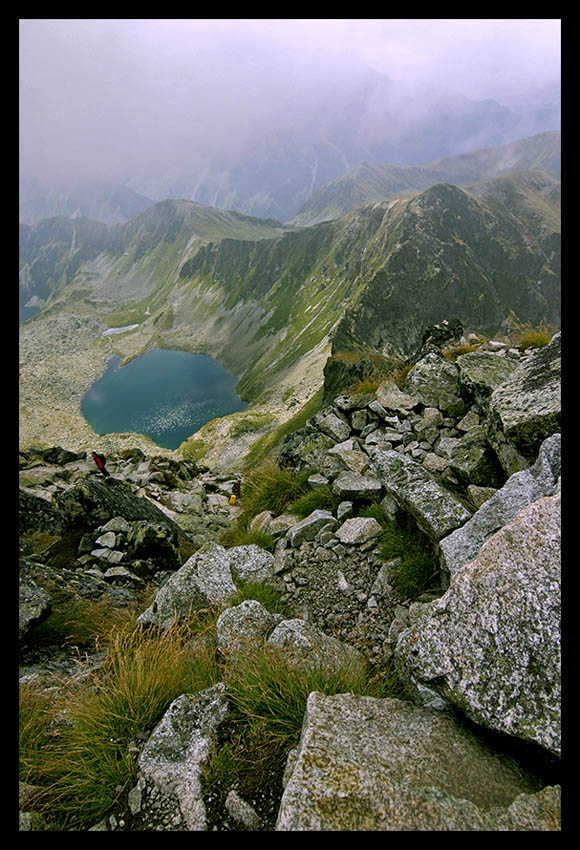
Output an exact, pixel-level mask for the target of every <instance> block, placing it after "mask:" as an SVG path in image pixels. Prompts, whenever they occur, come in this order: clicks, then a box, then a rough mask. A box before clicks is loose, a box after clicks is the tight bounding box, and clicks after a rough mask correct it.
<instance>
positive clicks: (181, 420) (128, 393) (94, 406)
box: [81, 349, 248, 449]
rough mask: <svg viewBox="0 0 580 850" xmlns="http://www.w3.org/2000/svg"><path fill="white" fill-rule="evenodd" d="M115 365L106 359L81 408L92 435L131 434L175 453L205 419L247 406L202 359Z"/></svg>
mask: <svg viewBox="0 0 580 850" xmlns="http://www.w3.org/2000/svg"><path fill="white" fill-rule="evenodd" d="M120 362H121V360H120V358H119V357H116V356H115V357H111V359H110V360H109V363H108V364H107V370H106V372H105V374H104V375H102V377H101V378H99V380H98V381H96V382H95V383H94V384H93V385H92V387H91V388H90V389H89V390H88V391H87V393H86V395H85V396H84V398H83V400H82V402H81V411H82V413H83V416H84V417H85V419H86V420H87V422H88V423H89V425H91V427H92V428H93V429H94V430H95V431H96V432H97V434H111V433H119V432H120V433H124V432H127V431H131V432H134V433H137V434H144V435H145V436H147V437H149V438H150V439H152V440H153V441H154V442H155V443H157V445H159V446H162V447H163V448H166V449H176V448H177V447H178V446H179V445H180V444H181V443H182V442H183V441H184V440H186V439H187V437H189V436H190V435H191V434H194V433H195V432H196V431H198V430H199V429H200V428H201V427H202V425H205V423H206V422H209V421H210V420H211V419H215V418H216V417H217V416H226V415H227V414H228V413H235V412H236V411H238V410H245V409H246V408H247V406H248V405H247V403H246V402H244V401H242V400H241V398H240V397H239V396H238V394H237V393H236V390H235V386H236V383H237V379H236V378H234V377H232V376H231V375H229V374H228V372H226V370H225V369H224V367H223V366H221V364H220V363H218V362H217V360H214V359H213V357H210V356H209V355H208V354H189V353H187V352H185V351H170V350H165V349H157V350H155V351H150V352H148V353H147V354H144V355H142V356H141V357H138V358H136V359H135V360H131V361H130V362H129V363H127V365H126V366H120Z"/></svg>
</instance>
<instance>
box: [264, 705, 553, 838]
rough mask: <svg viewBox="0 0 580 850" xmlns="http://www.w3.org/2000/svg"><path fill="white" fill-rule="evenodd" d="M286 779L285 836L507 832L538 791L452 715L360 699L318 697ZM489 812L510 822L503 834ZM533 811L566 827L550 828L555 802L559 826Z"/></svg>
mask: <svg viewBox="0 0 580 850" xmlns="http://www.w3.org/2000/svg"><path fill="white" fill-rule="evenodd" d="M290 771H291V772H290ZM287 772H288V774H289V777H288V781H287V783H286V786H285V789H284V793H283V795H282V800H281V804H280V809H279V813H278V819H277V822H276V830H277V831H358V832H364V831H399V830H404V831H445V832H448V831H463V830H470V831H473V830H476V831H480V830H489V829H491V830H493V829H498V828H499V829H501V828H506V826H505V825H506V824H508V823H510V820H509V809H510V807H511V806H512V805H513V804H514V803H515V802H516V801H521V795H522V794H524V795H526V797H529V796H531V795H532V794H533V792H534V791H535V790H536V786H535V784H534V783H533V782H532V781H531V780H530V779H529V778H527V777H526V776H523V775H522V773H521V771H520V770H519V769H518V768H517V767H515V765H514V764H513V763H512V762H510V761H509V760H508V759H502V758H501V757H499V756H498V755H497V754H496V753H494V752H492V751H490V750H489V749H487V747H485V746H484V745H483V744H482V743H480V741H479V740H478V739H477V738H476V737H475V736H474V735H473V734H472V733H470V732H469V731H467V730H466V729H464V728H463V727H462V726H460V725H459V724H458V723H457V722H456V721H455V720H454V719H453V718H452V717H451V716H449V715H447V714H445V713H442V712H439V711H434V710H431V709H426V708H421V707H418V706H414V705H412V704H411V703H409V702H404V701H402V700H397V699H375V698H372V697H364V696H357V695H355V694H337V695H335V696H326V695H324V694H321V693H317V692H313V693H311V694H310V696H309V697H308V701H307V706H306V713H305V716H304V724H303V728H302V735H301V738H300V743H299V745H298V753H297V755H296V757H295V758H294V759H293V760H292V762H291V763H290V764H289V766H288V771H287ZM542 802H543V803H545V804H546V798H545V797H544V798H543V800H542ZM520 805H521V802H520ZM490 810H491V811H493V813H494V814H495V813H496V810H497V811H499V812H501V813H503V814H504V816H503V818H502V822H501V823H502V825H501V826H499V827H498V826H496V823H497V820H496V819H494V816H493V815H492V816H490V815H489V814H488V812H490ZM527 810H528V812H531V811H534V812H535V817H534V815H532V814H529V821H528V823H529V822H530V821H531V820H532V819H533V822H534V824H535V825H536V827H537V828H538V829H547V828H552V829H557V826H555V825H554V826H552V825H551V826H546V822H548V823H550V824H552V823H553V821H556V822H557V821H558V814H559V808H558V807H557V805H556V804H555V802H553V801H551V804H550V819H548V818H547V816H546V813H545V812H544V811H542V806H541V805H538V806H536V808H535V809H533V807H532V806H529V807H527ZM507 828H516V827H514V826H513V823H512V825H511V826H509V827H507Z"/></svg>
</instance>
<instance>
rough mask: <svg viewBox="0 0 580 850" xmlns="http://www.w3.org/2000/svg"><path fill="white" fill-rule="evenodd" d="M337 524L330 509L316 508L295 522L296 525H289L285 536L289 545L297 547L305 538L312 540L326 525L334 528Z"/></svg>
mask: <svg viewBox="0 0 580 850" xmlns="http://www.w3.org/2000/svg"><path fill="white" fill-rule="evenodd" d="M337 524H338V521H337V520H336V519H335V517H334V516H333V515H332V514H331V513H330V511H325V510H316V511H312V513H311V514H309V515H308V516H307V517H306V518H305V519H303V520H301V521H300V522H297V523H296V525H293V526H291V527H290V528H289V529H288V531H287V532H286V536H287V538H288V540H289V541H290V545H291V546H294V547H298V546H301V545H302V543H305V542H306V541H307V540H314V538H315V537H316V535H317V534H318V532H319V531H320V530H321V529H322V528H324V527H325V526H326V525H328V526H331V527H332V528H334V527H336V525H337Z"/></svg>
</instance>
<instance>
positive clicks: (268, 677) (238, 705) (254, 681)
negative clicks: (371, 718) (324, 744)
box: [226, 643, 383, 747]
mask: <svg viewBox="0 0 580 850" xmlns="http://www.w3.org/2000/svg"><path fill="white" fill-rule="evenodd" d="M226 676H227V679H226V681H227V684H228V690H229V693H230V695H231V699H232V702H233V705H234V709H235V712H236V716H237V717H238V719H239V720H243V721H244V722H248V721H251V722H252V723H254V722H259V723H260V724H261V726H262V729H263V731H264V733H265V734H266V735H268V736H269V737H271V738H272V739H273V740H277V741H279V742H280V743H282V744H284V746H286V747H289V746H294V745H295V744H296V743H297V741H298V738H299V736H300V731H301V729H302V722H303V719H304V712H305V710H306V701H307V699H308V696H309V694H311V693H312V692H313V691H319V692H321V693H324V694H328V695H332V694H339V693H356V694H365V695H367V696H381V695H383V685H382V682H381V681H379V680H378V679H373V678H372V677H371V676H370V675H369V673H368V670H367V669H366V668H364V667H363V666H361V665H359V664H356V665H355V664H353V665H348V664H347V665H344V666H343V667H341V668H337V669H329V668H325V667H314V668H311V667H310V666H307V665H300V666H298V665H296V664H293V663H291V662H290V661H289V660H288V658H287V657H286V656H285V655H284V652H283V651H282V650H280V649H278V648H277V647H274V646H272V645H270V644H267V643H265V644H262V645H261V646H259V647H256V649H255V650H254V651H253V652H252V653H248V654H246V655H244V656H243V657H242V658H239V657H238V658H236V663H235V664H232V665H231V666H230V667H229V668H228V669H227V671H226Z"/></svg>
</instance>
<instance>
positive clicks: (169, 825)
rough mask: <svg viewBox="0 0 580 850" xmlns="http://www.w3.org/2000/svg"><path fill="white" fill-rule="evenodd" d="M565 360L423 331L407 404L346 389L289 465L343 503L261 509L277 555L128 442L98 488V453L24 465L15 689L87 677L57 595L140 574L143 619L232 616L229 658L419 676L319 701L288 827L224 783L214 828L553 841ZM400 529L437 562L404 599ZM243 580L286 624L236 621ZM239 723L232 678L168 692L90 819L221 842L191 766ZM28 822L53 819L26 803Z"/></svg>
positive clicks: (287, 778)
mask: <svg viewBox="0 0 580 850" xmlns="http://www.w3.org/2000/svg"><path fill="white" fill-rule="evenodd" d="M433 338H435V337H433ZM559 363H560V335H559V334H558V335H556V336H555V337H554V338H553V340H552V342H551V343H550V344H549V345H548V346H547V347H546V348H544V349H540V350H538V351H536V352H534V351H529V352H527V353H525V354H524V355H521V354H520V353H519V352H517V351H516V350H508V348H507V346H505V345H502V344H500V343H493V342H492V343H488V344H487V345H486V346H483V347H481V346H480V347H479V348H478V349H477V350H474V351H471V352H469V353H466V354H463V355H462V356H460V357H458V358H457V360H456V361H452V360H449V359H447V358H445V357H443V356H442V354H441V351H440V347H439V346H437V345H436V344H434V343H433V342H431V343H429V341H428V340H427V342H426V344H425V347H424V349H423V350H422V351H421V353H420V356H419V357H418V359H417V362H416V363H415V365H414V366H413V368H411V369H410V371H409V373H408V375H407V378H406V382H405V385H404V388H403V390H401V389H400V388H399V387H398V386H397V385H396V384H395V383H394V382H393V381H391V380H385V381H384V382H383V383H382V384H381V385H380V386H379V387H378V389H377V390H376V392H373V393H366V394H358V395H352V394H351V395H345V394H343V395H340V396H337V397H336V398H334V399H333V402H332V404H331V405H329V406H328V407H326V408H324V409H323V410H321V411H320V412H319V413H318V414H317V415H316V416H314V417H313V418H311V419H310V420H309V421H308V423H307V424H306V426H305V427H304V428H303V429H301V430H300V431H297V432H295V433H293V434H291V435H289V436H288V437H287V438H286V440H285V442H284V443H283V445H282V448H281V451H280V456H279V462H280V464H282V465H284V466H286V467H291V468H293V469H295V470H299V469H304V468H308V469H310V470H312V474H311V476H310V483H311V487H312V488H313V489H317V488H326V489H327V491H329V492H331V493H332V495H333V496H334V499H335V501H334V504H336V505H337V507H336V508H334V509H332V510H326V509H316V510H315V511H313V512H312V513H311V514H310V515H309V516H307V517H306V518H304V519H300V518H299V517H297V516H292V515H283V516H274V515H273V514H272V513H271V512H265V513H262V514H259V515H257V516H256V517H254V519H253V521H252V522H253V527H254V528H260V529H262V530H268V531H269V533H270V534H271V535H272V537H273V538H274V540H275V541H276V543H275V546H274V549H273V551H266V550H264V549H261V548H260V547H258V546H256V545H248V546H234V547H230V548H228V547H225V546H223V545H221V544H220V543H219V536H220V532H221V530H222V529H223V528H225V527H226V526H228V525H229V524H230V522H232V521H233V520H235V514H236V512H237V511H238V507H237V506H231V505H230V504H229V500H228V495H229V492H230V487H231V483H232V479H231V478H228V477H227V476H226V477H223V478H222V477H220V476H216V475H215V474H212V473H211V472H210V471H209V470H206V471H204V470H202V469H199V468H198V467H197V466H196V465H195V464H192V463H186V462H184V461H177V460H175V459H171V458H167V457H163V456H157V457H152V456H145V455H144V453H142V452H140V451H138V450H133V451H124V452H113V453H111V454H110V456H109V468H110V471H111V473H112V478H110V479H106V480H105V479H102V480H101V479H100V478H99V473H98V472H97V470H96V467H94V464H93V463H92V460H90V457H89V458H87V457H86V454H85V453H84V452H81V453H70V452H66V451H64V450H62V449H56V448H53V449H40V448H37V449H29V450H28V451H21V455H20V465H21V471H20V487H21V490H20V499H21V509H20V535H21V538H23V543H22V551H21V558H20V576H21V579H20V601H21V607H20V637H21V642H22V649H21V664H22V667H23V669H22V671H21V674H22V677H23V680H24V681H28V682H30V681H31V680H36V681H37V682H38V683H39V685H40V687H54V685H55V672H56V673H62V672H67V671H68V672H69V673H70V672H72V669H73V668H74V665H73V664H72V663H71V660H70V658H67V657H65V656H63V655H62V654H61V655H59V652H58V649H57V648H56V647H55V648H53V651H52V652H51V653H49V654H48V657H45V658H43V657H42V653H41V654H39V652H38V650H35V640H34V635H35V628H37V624H38V623H39V621H41V620H42V619H43V617H46V616H48V614H49V612H50V609H51V604H52V600H51V597H50V593H47V591H46V590H43V585H46V586H47V587H50V583H51V581H52V584H53V585H54V583H57V584H58V582H60V583H61V586H62V585H63V584H64V585H65V586H66V589H67V592H68V593H70V594H74V595H76V596H80V597H81V598H107V599H109V600H110V603H111V604H112V605H122V604H126V603H127V601H128V600H129V599H132V598H135V594H136V592H137V590H138V588H139V587H140V586H142V584H143V582H144V581H146V580H147V581H150V582H152V583H153V584H154V585H156V586H157V588H158V590H157V592H156V596H155V599H154V602H153V603H152V604H151V605H150V606H149V607H148V608H147V609H146V610H143V612H142V613H141V615H140V619H141V621H142V622H144V623H150V624H153V623H157V624H158V625H159V626H160V627H161V628H164V627H165V624H166V621H167V616H168V614H171V615H172V616H173V615H175V614H176V613H177V615H178V616H180V612H183V613H184V614H185V612H187V611H188V610H189V609H190V606H191V605H193V606H194V607H199V606H205V605H207V604H216V603H221V604H223V605H224V611H223V613H222V615H221V616H220V618H219V619H218V621H217V624H216V630H217V631H216V635H215V640H216V646H217V647H219V651H220V652H226V653H228V652H236V651H240V647H242V651H249V650H248V646H251V644H252V641H258V642H263V641H266V642H268V643H271V644H272V645H273V646H277V647H279V648H281V649H283V650H284V651H285V652H286V653H288V657H289V658H290V659H295V661H296V663H299V664H302V665H312V664H314V665H318V664H325V665H336V664H337V663H346V661H348V663H349V664H361V665H365V664H369V665H371V666H372V667H374V668H376V669H377V670H380V669H381V668H382V665H384V663H385V662H387V661H389V660H392V661H394V662H395V664H396V667H397V670H398V671H399V675H400V677H401V679H402V680H404V682H405V685H406V694H407V695H406V697H405V698H401V699H392V698H388V699H375V698H370V697H356V696H355V695H354V694H338V695H335V696H325V695H323V694H321V693H317V692H313V693H311V694H310V697H309V699H308V704H307V707H306V712H305V715H304V723H303V728H302V735H301V737H300V741H299V742H298V744H297V746H296V748H295V749H294V750H292V751H291V752H290V753H289V754H288V761H287V764H286V769H285V772H284V777H283V781H282V785H281V786H280V787H279V789H278V791H277V794H278V797H277V799H278V804H277V808H276V809H275V811H274V813H273V814H270V815H269V816H268V817H266V818H265V817H264V813H263V812H262V811H261V810H260V808H259V805H258V803H257V801H256V800H255V799H245V800H244V799H243V798H241V797H240V795H239V794H238V792H237V790H236V789H235V788H231V789H230V792H229V794H228V795H227V799H226V800H225V803H224V806H223V809H222V810H220V813H219V816H217V820H216V814H215V811H213V809H212V821H211V822H212V823H213V824H217V826H218V828H219V829H224V830H232V829H233V830H240V829H241V830H260V829H261V830H264V829H266V830H268V829H275V830H278V831H287V830H291V831H294V830H309V831H311V830H337V829H340V830H421V831H438V830H446V831H449V830H452V831H466V830H468V831H473V830H476V831H482V830H486V831H487V830H507V831H536V830H552V831H553V830H558V829H559V828H560V804H559V782H560V779H559V754H560V697H559V694H560V666H559V646H560V638H559V605H560V573H559V563H560V536H559V535H560V498H561V497H560V475H561V469H560V465H561V462H560V401H559V378H558V376H559ZM514 411H517V412H518V413H517V417H515V419H514V417H513V412H514ZM516 420H517V421H516ZM522 435H525V439H522ZM242 505H243V490H242ZM369 506H371V507H372V510H371V511H370V512H369V510H367V509H368V508H369ZM373 506H374V507H373ZM399 525H402V526H404V527H406V528H407V529H411V534H412V539H413V540H414V541H415V542H417V541H420V543H421V547H422V548H423V549H424V550H425V551H427V552H429V553H431V557H432V563H433V564H434V565H435V566H436V575H435V576H431V581H430V582H428V583H427V584H426V585H423V587H421V588H419V589H418V590H415V591H414V592H411V591H410V590H409V585H407V586H406V590H403V589H402V588H403V587H405V586H404V585H402V584H401V582H400V578H401V570H402V562H404V560H405V558H404V554H405V553H404V552H403V553H402V556H398V557H394V558H393V557H391V558H385V554H384V551H385V550H384V547H383V546H382V541H383V534H384V531H385V528H387V527H390V526H399ZM47 534H48V535H50V536H51V539H52V543H51V544H50V545H49V546H48V548H46V535H47ZM41 539H44V541H45V544H44V545H45V548H44V549H42V548H39V545H38V544H39V541H40V540H41ZM34 550H36V551H34ZM532 553H533V555H532ZM240 577H243V578H245V579H251V580H254V581H258V582H261V583H265V584H269V585H271V586H272V587H273V588H277V589H279V590H281V591H283V593H284V595H285V597H286V598H287V600H288V602H289V603H291V606H292V608H293V610H294V612H295V615H294V616H293V617H291V618H288V617H283V616H281V615H272V614H270V612H269V611H267V610H266V609H265V608H263V607H262V605H260V603H258V602H257V601H252V600H248V601H246V602H244V603H242V604H240V605H237V606H235V607H231V605H229V604H228V600H229V599H230V598H231V594H232V591H234V590H235V583H236V581H237V579H238V578H240ZM434 578H435V579H436V580H435V581H434V580H433V579H434ZM498 588H499V589H501V592H498ZM91 660H92V663H93V664H95V665H97V666H98V664H99V663H100V660H102V659H99V657H94V658H93V659H91ZM230 710H231V709H230V704H229V700H228V689H227V686H226V685H225V683H223V682H218V683H216V684H215V685H214V686H212V687H211V688H209V689H207V690H205V691H203V692H201V693H199V694H196V695H191V694H183V695H182V696H180V697H179V698H178V699H176V700H175V701H174V702H173V703H172V704H171V706H169V708H168V710H167V713H166V714H165V715H164V716H163V718H162V719H161V720H160V722H159V724H158V726H157V727H156V728H155V729H154V730H151V733H150V735H149V737H148V739H147V740H146V741H144V742H141V744H140V745H139V748H138V749H139V755H138V770H137V779H136V785H135V786H134V788H132V789H131V791H130V793H129V794H128V796H127V797H126V799H123V800H122V801H121V802H120V804H119V805H118V806H117V807H116V808H115V810H114V811H112V812H110V813H109V815H108V816H107V818H106V819H105V820H104V821H102V822H100V823H99V824H87V825H86V828H91V829H97V830H121V831H122V830H131V831H140V830H148V829H161V830H168V831H172V830H177V831H200V830H205V829H208V828H209V827H208V824H209V822H210V821H209V819H208V818H209V809H210V802H209V800H207V799H205V798H204V789H203V784H200V781H199V777H200V771H201V769H202V765H203V763H204V759H206V758H207V753H208V751H209V748H210V746H211V745H212V744H213V745H214V746H215V745H216V743H217V742H218V741H219V729H220V727H221V726H222V724H224V723H226V722H227V719H228V716H229V712H230ZM22 790H23V793H24V792H25V791H26V790H27V789H22ZM28 793H30V789H28ZM213 805H214V804H213V803H212V806H213ZM21 828H22V829H46V828H47V823H46V822H45V821H43V820H42V818H40V819H39V818H38V817H36V816H34V815H33V812H31V811H30V810H28V811H27V810H26V805H24V809H23V812H22V815H21Z"/></svg>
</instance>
